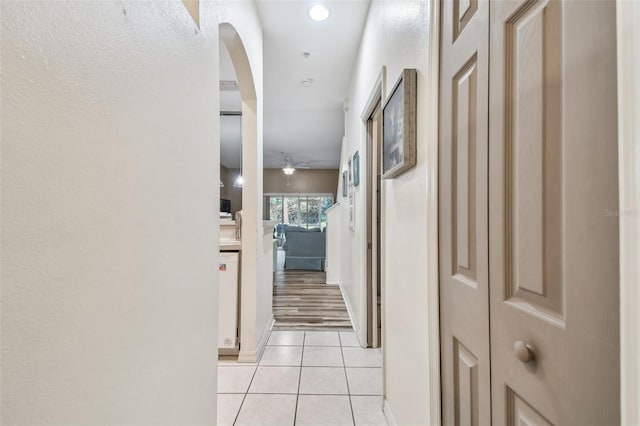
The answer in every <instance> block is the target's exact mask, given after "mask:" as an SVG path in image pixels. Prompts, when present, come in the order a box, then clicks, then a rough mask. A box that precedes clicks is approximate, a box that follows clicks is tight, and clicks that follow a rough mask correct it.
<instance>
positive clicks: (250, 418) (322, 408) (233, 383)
mask: <svg viewBox="0 0 640 426" xmlns="http://www.w3.org/2000/svg"><path fill="white" fill-rule="evenodd" d="M218 366H219V367H218V392H219V394H218V425H219V426H225V425H258V424H260V425H274V426H284V425H294V424H295V425H335V426H337V425H354V424H355V425H372V426H376V425H386V424H387V423H386V420H385V418H384V414H383V413H382V368H381V367H382V355H381V352H380V350H379V349H363V348H360V347H359V345H358V341H357V338H356V336H355V333H354V332H336V331H273V332H272V333H271V336H270V338H269V341H268V343H267V347H266V349H265V351H264V353H263V355H262V358H261V360H260V362H259V363H256V364H238V363H236V362H233V361H220V362H219V363H218Z"/></svg>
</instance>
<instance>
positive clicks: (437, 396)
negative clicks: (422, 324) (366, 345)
mask: <svg viewBox="0 0 640 426" xmlns="http://www.w3.org/2000/svg"><path fill="white" fill-rule="evenodd" d="M440 1H442V0H438V1H432V2H429V16H430V22H431V28H430V30H429V46H428V49H429V53H428V55H429V60H428V64H429V68H428V69H426V70H425V77H424V83H425V84H426V85H428V93H429V94H430V96H429V99H427V100H425V101H424V103H425V104H426V105H425V106H424V107H423V106H421V102H420V100H418V111H420V110H421V108H424V109H426V111H427V114H426V117H425V118H424V119H425V123H426V124H425V125H426V127H427V130H426V133H427V144H426V147H425V151H426V152H425V156H426V167H427V173H426V174H427V182H426V189H427V191H426V196H427V235H426V238H427V259H426V260H427V287H428V288H427V291H428V299H427V305H428V306H427V309H428V312H429V326H428V327H429V337H428V339H429V395H430V398H429V416H430V423H429V424H430V425H432V426H440V425H442V389H441V384H440V381H441V377H440V270H439V253H438V241H439V236H438V231H439V230H438V220H439V218H438V208H439V205H438V197H439V194H438V185H439V182H438V174H439V167H440V163H439V160H438V156H439V152H438V144H439V143H440V139H439V135H440V129H439V127H438V126H439V122H440V113H439V111H440V109H439V105H440V19H441V16H440V15H441V13H440ZM418 84H420V73H418ZM418 121H419V120H418Z"/></svg>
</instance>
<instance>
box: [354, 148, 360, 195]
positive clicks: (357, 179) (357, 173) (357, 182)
mask: <svg viewBox="0 0 640 426" xmlns="http://www.w3.org/2000/svg"><path fill="white" fill-rule="evenodd" d="M358 185H360V153H359V152H358V151H356V153H355V154H353V186H358Z"/></svg>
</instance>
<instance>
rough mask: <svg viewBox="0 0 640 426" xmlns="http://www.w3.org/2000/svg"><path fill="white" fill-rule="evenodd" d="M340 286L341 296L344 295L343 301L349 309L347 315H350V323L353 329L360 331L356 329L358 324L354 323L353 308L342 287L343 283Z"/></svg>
mask: <svg viewBox="0 0 640 426" xmlns="http://www.w3.org/2000/svg"><path fill="white" fill-rule="evenodd" d="M338 286H339V287H340V294H342V300H344V304H345V306H346V307H347V314H349V321H351V327H352V328H353V329H354V330H355V331H358V329H357V328H356V325H358V324H356V323H355V322H354V321H353V308H351V303H350V302H349V298H348V297H346V296H345V291H344V286H343V285H342V283H338ZM356 334H357V333H356Z"/></svg>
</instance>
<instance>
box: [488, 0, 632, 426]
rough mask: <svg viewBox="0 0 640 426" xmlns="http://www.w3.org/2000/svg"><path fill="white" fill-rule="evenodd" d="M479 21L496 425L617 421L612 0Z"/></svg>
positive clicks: (507, 6)
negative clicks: (485, 29) (486, 106)
mask: <svg viewBox="0 0 640 426" xmlns="http://www.w3.org/2000/svg"><path fill="white" fill-rule="evenodd" d="M490 13H491V23H490V31H491V35H490V51H491V58H490V69H491V72H490V78H491V80H490V84H489V87H490V93H489V101H490V113H489V132H490V137H489V140H490V143H489V183H490V185H489V229H490V241H489V261H490V271H491V273H490V295H491V297H490V315H491V355H492V360H491V362H492V374H491V388H492V413H493V423H494V424H496V425H504V424H507V425H515V424H532V425H548V424H555V425H563V426H564V425H605V424H606V425H608V424H619V422H620V418H619V390H618V385H619V364H618V357H619V336H618V323H617V321H618V290H617V283H618V268H617V259H618V230H617V226H618V224H617V220H615V218H611V217H607V216H606V215H605V214H604V212H605V211H607V209H610V208H612V207H611V206H617V205H618V201H617V180H616V176H617V134H616V97H615V95H616V89H615V88H616V81H615V79H616V77H615V76H616V69H615V64H616V58H615V51H616V46H615V3H614V2H612V1H591V2H573V1H564V2H561V1H557V0H525V1H500V2H493V3H491V11H490ZM614 208H615V207H614ZM517 342H521V344H520V343H519V350H520V355H521V357H522V360H520V359H519V358H518V356H517V354H516V351H515V348H514V345H515V344H516V343H517ZM525 344H526V345H529V347H530V349H531V351H532V353H533V354H534V357H533V358H531V359H530V360H529V361H528V362H524V360H526V358H527V355H528V354H529V350H528V349H526V348H525V347H524V345H525Z"/></svg>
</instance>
